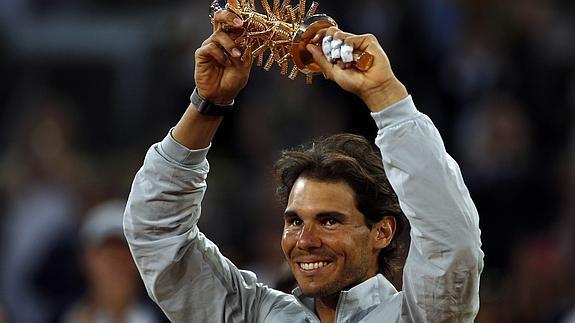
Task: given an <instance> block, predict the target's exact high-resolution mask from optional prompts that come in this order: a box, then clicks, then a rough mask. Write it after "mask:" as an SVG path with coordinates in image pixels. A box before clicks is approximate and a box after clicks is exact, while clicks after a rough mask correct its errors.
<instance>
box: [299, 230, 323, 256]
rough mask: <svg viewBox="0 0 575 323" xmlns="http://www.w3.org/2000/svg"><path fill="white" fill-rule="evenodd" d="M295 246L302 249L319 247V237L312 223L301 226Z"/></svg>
mask: <svg viewBox="0 0 575 323" xmlns="http://www.w3.org/2000/svg"><path fill="white" fill-rule="evenodd" d="M296 247H297V248H299V249H303V250H307V249H313V248H319V247H321V239H320V237H319V236H318V234H317V232H316V228H315V226H314V225H313V224H306V225H304V226H303V228H302V229H301V231H300V233H299V236H298V239H297V243H296Z"/></svg>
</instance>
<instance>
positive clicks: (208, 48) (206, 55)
mask: <svg viewBox="0 0 575 323" xmlns="http://www.w3.org/2000/svg"><path fill="white" fill-rule="evenodd" d="M196 58H197V60H198V61H201V60H212V59H213V60H215V61H216V62H218V64H220V65H223V66H231V65H232V63H231V62H230V59H229V57H228V55H227V54H226V52H225V51H224V49H223V48H221V47H220V46H218V45H217V44H216V43H208V44H206V45H203V46H202V47H200V48H198V49H197V50H196Z"/></svg>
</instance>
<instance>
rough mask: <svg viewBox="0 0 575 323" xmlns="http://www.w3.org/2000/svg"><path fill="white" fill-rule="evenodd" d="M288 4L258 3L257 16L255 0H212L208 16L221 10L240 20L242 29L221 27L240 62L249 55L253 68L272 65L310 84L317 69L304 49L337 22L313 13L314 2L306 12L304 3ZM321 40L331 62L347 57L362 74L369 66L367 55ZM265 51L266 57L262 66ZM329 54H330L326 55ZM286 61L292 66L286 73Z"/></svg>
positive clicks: (264, 0)
mask: <svg viewBox="0 0 575 323" xmlns="http://www.w3.org/2000/svg"><path fill="white" fill-rule="evenodd" d="M290 2H291V0H283V2H282V3H281V4H280V0H273V4H272V6H270V4H269V3H268V0H261V6H262V9H263V13H260V12H258V10H257V8H256V4H255V0H235V1H226V0H215V1H214V2H213V3H212V5H211V6H210V17H211V18H212V19H213V16H214V14H215V13H216V12H217V11H219V10H222V9H224V8H225V9H227V10H229V11H231V12H233V13H235V14H236V15H238V16H239V17H240V18H242V20H243V21H244V24H243V26H242V27H240V28H232V27H229V26H225V27H224V28H225V30H226V32H229V33H233V34H235V35H236V36H237V37H236V38H235V42H236V45H237V46H238V47H239V48H240V50H241V51H242V52H243V53H244V54H243V56H242V59H246V56H247V55H248V53H251V55H252V57H254V58H255V59H256V65H257V66H263V67H264V69H265V70H266V71H269V70H270V69H271V67H272V66H273V64H274V63H276V64H277V65H278V66H279V68H280V73H281V74H282V75H288V77H289V78H290V79H292V80H294V79H295V78H296V77H297V76H298V74H299V73H303V74H305V76H306V83H308V84H310V83H311V82H312V80H313V74H315V73H320V72H321V70H320V67H319V65H317V64H316V63H315V62H314V59H313V57H312V55H311V54H310V53H309V52H308V51H307V50H306V48H305V46H306V45H307V44H309V43H310V42H311V39H312V38H313V37H314V36H315V34H316V33H317V32H318V31H319V30H321V29H324V28H329V27H331V26H337V23H336V22H335V21H334V20H333V19H332V18H330V17H329V16H327V15H325V14H316V11H317V8H318V6H319V4H318V3H317V2H312V4H311V5H310V7H309V9H307V11H306V0H299V3H298V4H297V5H296V6H295V7H293V6H292V5H291V4H290ZM325 41H326V40H325V39H324V46H322V49H323V50H324V53H325V54H326V56H327V57H328V58H330V59H331V61H332V62H333V61H335V60H336V59H341V58H342V55H345V56H346V57H348V58H347V59H344V62H352V63H353V64H354V65H355V67H356V68H357V69H359V70H362V71H366V70H368V69H369V68H370V67H371V64H372V63H373V56H372V55H371V54H369V53H367V52H360V51H353V48H352V47H351V46H348V45H344V44H342V42H341V41H338V40H336V41H334V42H336V43H337V44H334V42H331V43H329V44H328V45H327V46H325ZM328 42H329V40H328ZM316 45H320V46H321V44H316ZM334 45H335V46H337V48H336V47H335V46H334ZM331 46H334V48H333V49H332V48H331ZM346 46H347V47H346ZM326 47H327V48H326ZM340 48H341V52H340ZM326 50H327V51H326ZM266 52H269V53H270V54H269V57H268V58H267V60H266V63H265V64H264V54H265V53H266ZM331 53H334V54H333V55H331V56H330V54H331ZM344 58H345V57H344ZM290 61H291V62H293V64H294V66H293V67H292V70H291V72H289V74H288V70H289V62H290Z"/></svg>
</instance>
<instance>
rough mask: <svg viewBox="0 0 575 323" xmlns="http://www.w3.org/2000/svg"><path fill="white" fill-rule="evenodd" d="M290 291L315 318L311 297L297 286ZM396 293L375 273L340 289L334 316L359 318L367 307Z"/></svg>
mask: <svg viewBox="0 0 575 323" xmlns="http://www.w3.org/2000/svg"><path fill="white" fill-rule="evenodd" d="M292 293H293V295H294V296H295V298H296V299H297V300H298V302H299V303H300V304H301V305H302V306H304V307H305V308H306V310H307V311H306V312H307V313H308V315H309V314H313V318H315V319H317V316H316V315H315V302H314V299H313V297H307V296H304V295H303V294H302V292H301V289H300V288H299V287H298V288H296V289H294V290H293V292H292ZM396 293H397V290H396V289H395V287H394V286H393V284H392V283H391V282H390V281H389V280H387V279H386V278H385V277H384V276H383V275H382V274H377V275H375V276H373V277H371V278H370V279H368V280H366V281H364V282H363V283H361V284H359V285H356V286H354V287H352V288H350V289H349V290H346V291H341V293H340V294H339V301H338V303H337V308H336V318H337V320H341V321H342V322H343V321H347V320H342V318H348V319H351V318H352V317H353V318H354V320H359V319H361V317H363V316H365V315H367V313H369V309H372V308H373V307H375V306H378V305H379V304H381V303H384V302H386V301H387V300H389V299H390V298H391V297H392V296H393V295H395V294H396ZM362 314H363V315H362ZM358 315H360V316H361V317H358Z"/></svg>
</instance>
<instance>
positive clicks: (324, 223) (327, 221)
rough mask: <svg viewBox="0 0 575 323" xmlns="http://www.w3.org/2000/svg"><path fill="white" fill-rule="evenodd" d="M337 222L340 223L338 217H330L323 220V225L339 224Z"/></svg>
mask: <svg viewBox="0 0 575 323" xmlns="http://www.w3.org/2000/svg"><path fill="white" fill-rule="evenodd" d="M337 224H339V221H338V220H336V219H332V218H329V219H325V220H323V225H325V226H327V227H332V226H334V225H337Z"/></svg>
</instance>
